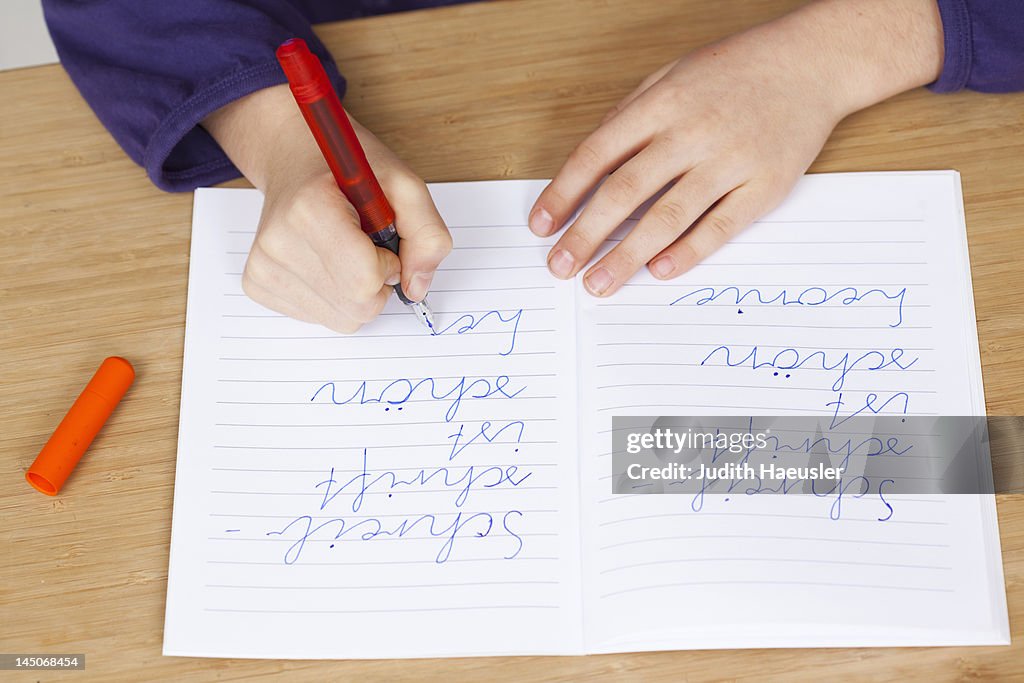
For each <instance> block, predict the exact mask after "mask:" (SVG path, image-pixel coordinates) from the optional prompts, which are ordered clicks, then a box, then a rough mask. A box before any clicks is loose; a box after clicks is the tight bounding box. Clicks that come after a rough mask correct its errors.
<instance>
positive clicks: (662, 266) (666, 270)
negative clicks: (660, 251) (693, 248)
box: [651, 254, 676, 277]
mask: <svg viewBox="0 0 1024 683" xmlns="http://www.w3.org/2000/svg"><path fill="white" fill-rule="evenodd" d="M675 269H676V262H675V259H673V258H672V257H671V256H669V255H668V254H666V255H665V256H662V257H661V258H657V259H654V261H653V262H652V263H651V272H652V273H654V277H668V276H669V275H671V274H672V271H674V270H675Z"/></svg>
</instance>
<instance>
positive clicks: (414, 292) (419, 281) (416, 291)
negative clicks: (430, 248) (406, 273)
mask: <svg viewBox="0 0 1024 683" xmlns="http://www.w3.org/2000/svg"><path fill="white" fill-rule="evenodd" d="M433 279H434V274H433V273H416V274H415V275H413V276H412V279H410V280H409V288H408V289H407V290H405V295H406V296H407V297H409V298H410V299H412V300H413V301H423V298H424V297H425V296H426V295H427V290H428V289H430V282H431V281H432V280H433Z"/></svg>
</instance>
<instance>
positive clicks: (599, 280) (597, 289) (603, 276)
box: [584, 266, 614, 296]
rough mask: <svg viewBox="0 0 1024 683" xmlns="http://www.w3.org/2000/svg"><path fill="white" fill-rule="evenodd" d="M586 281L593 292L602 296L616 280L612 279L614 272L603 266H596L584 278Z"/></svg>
mask: <svg viewBox="0 0 1024 683" xmlns="http://www.w3.org/2000/svg"><path fill="white" fill-rule="evenodd" d="M584 282H585V283H586V285H587V289H589V290H590V293H591V294H596V295H597V296H601V295H602V294H604V293H605V292H606V291H607V290H608V288H609V287H611V286H612V283H613V282H614V280H613V279H612V274H611V273H609V272H608V269H607V268H605V267H603V266H602V267H601V268H595V269H594V270H592V271H590V274H589V275H587V277H586V278H584Z"/></svg>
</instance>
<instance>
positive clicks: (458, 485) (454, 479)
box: [316, 448, 533, 512]
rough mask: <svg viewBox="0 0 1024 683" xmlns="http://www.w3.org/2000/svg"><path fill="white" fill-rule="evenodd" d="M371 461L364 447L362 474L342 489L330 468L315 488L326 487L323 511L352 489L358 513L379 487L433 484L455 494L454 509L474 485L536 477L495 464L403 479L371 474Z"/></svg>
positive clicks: (428, 471) (427, 471) (424, 472)
mask: <svg viewBox="0 0 1024 683" xmlns="http://www.w3.org/2000/svg"><path fill="white" fill-rule="evenodd" d="M368 460H369V456H368V455H367V449H365V448H364V449H363V469H362V471H361V472H360V473H359V474H357V475H355V476H353V477H351V478H350V479H349V480H348V481H346V482H345V483H343V484H341V486H335V484H338V483H339V482H338V480H336V479H335V478H334V468H333V467H332V468H331V472H330V475H329V476H328V478H327V479H324V480H323V481H321V482H320V483H318V484H317V485H316V488H320V487H326V488H324V497H323V499H322V500H321V502H320V509H321V510H323V509H324V508H326V507H327V506H328V505H330V504H331V503H332V502H333V501H334V499H335V498H337V497H338V496H339V495H341V494H342V493H344V492H346V491H349V490H350V489H354V490H355V491H356V495H355V497H353V499H352V512H359V509H360V508H361V507H362V506H363V500H364V498H365V496H366V494H367V493H368V492H370V490H371V489H374V488H379V489H382V490H383V491H392V490H396V489H403V488H410V489H412V488H424V487H427V486H428V485H430V484H431V483H436V484H437V485H440V486H443V487H444V488H446V489H451V490H452V491H453V492H454V493H455V494H456V496H455V500H454V502H455V507H462V506H463V504H465V502H466V500H468V499H469V494H470V491H471V490H472V489H473V487H474V486H477V485H479V487H480V488H487V489H490V488H495V487H497V486H501V485H502V484H508V485H510V486H511V487H513V488H515V487H517V486H520V485H521V484H522V483H523V482H524V481H526V480H527V479H529V478H530V475H531V474H533V473H532V472H526V473H525V474H520V473H519V467H518V466H516V465H508V466H505V467H501V466H498V465H492V466H489V467H484V468H478V467H476V466H475V465H469V466H467V467H453V468H450V469H449V468H448V467H436V468H433V469H429V468H424V469H421V470H419V471H418V472H416V473H415V474H413V475H412V476H411V477H409V478H406V479H403V478H400V477H399V475H398V474H396V473H395V472H394V471H392V470H381V471H379V472H375V473H371V471H370V468H369V463H368Z"/></svg>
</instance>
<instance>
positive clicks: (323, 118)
mask: <svg viewBox="0 0 1024 683" xmlns="http://www.w3.org/2000/svg"><path fill="white" fill-rule="evenodd" d="M277 61H278V62H280V63H281V68H282V69H284V73H285V76H287V77H288V85H289V86H290V87H291V91H292V95H294V96H295V102H296V103H297V104H298V105H299V110H300V111H302V116H303V118H305V119H306V123H307V124H308V125H309V129H310V131H312V133H313V137H314V138H316V143H317V145H319V146H320V151H321V152H323V155H324V158H325V159H326V160H327V165H328V166H330V168H331V172H332V173H333V174H334V179H335V180H336V181H337V182H338V187H339V188H340V189H341V191H342V193H343V194H344V195H345V197H346V198H347V199H348V201H349V202H350V203H351V204H352V206H354V207H355V209H356V211H358V212H359V221H360V224H361V227H362V229H363V232H365V233H366V234H367V235H369V237H370V239H371V240H373V243H374V244H376V245H377V246H378V247H383V248H385V249H388V250H390V251H391V252H393V253H395V254H398V242H399V239H398V230H397V229H396V228H395V211H394V209H392V208H391V204H389V203H388V199H387V197H385V196H384V191H383V190H382V189H381V188H380V183H378V182H377V176H375V175H374V174H373V170H372V169H370V164H369V162H367V161H366V153H365V152H363V148H362V146H361V145H360V144H359V139H358V138H357V137H356V133H355V131H354V130H352V123H351V122H350V121H349V120H348V115H347V114H346V113H345V110H344V109H343V108H342V106H341V100H339V99H338V93H337V92H336V91H335V90H334V86H332V85H331V82H330V80H329V79H328V78H327V72H326V71H324V67H323V65H322V64H320V60H319V59H317V58H316V57H315V56H314V55H313V53H312V52H310V51H309V48H308V47H307V46H306V41H304V40H302V39H301V38H292V39H291V40H287V41H285V42H284V43H282V45H281V46H280V47H279V48H277ZM395 294H397V295H398V298H399V299H400V300H401V301H402V303H403V304H405V305H407V306H409V307H410V308H412V310H413V312H414V313H416V317H417V318H418V319H419V321H420V322H421V323H423V324H424V325H426V326H427V328H428V329H430V330H431V331H433V329H434V315H433V313H431V311H430V308H429V307H428V306H427V300H426V299H424V300H423V301H412V300H411V299H409V297H407V296H406V295H405V293H404V292H403V291H402V286H401V285H395Z"/></svg>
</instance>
